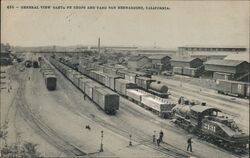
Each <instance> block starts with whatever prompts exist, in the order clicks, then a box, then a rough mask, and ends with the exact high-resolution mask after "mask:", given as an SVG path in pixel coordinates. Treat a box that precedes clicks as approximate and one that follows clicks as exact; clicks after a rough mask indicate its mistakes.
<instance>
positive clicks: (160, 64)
mask: <svg viewBox="0 0 250 158" xmlns="http://www.w3.org/2000/svg"><path fill="white" fill-rule="evenodd" d="M148 58H149V59H150V60H151V63H152V68H153V69H155V70H157V71H159V72H162V71H165V70H169V69H170V68H171V63H170V60H171V57H170V56H166V55H157V56H148Z"/></svg>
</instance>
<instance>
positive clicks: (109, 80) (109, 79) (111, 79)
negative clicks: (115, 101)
mask: <svg viewBox="0 0 250 158" xmlns="http://www.w3.org/2000/svg"><path fill="white" fill-rule="evenodd" d="M119 78H120V77H119V76H117V75H110V74H105V86H107V87H109V88H110V89H112V90H115V80H116V79H119Z"/></svg>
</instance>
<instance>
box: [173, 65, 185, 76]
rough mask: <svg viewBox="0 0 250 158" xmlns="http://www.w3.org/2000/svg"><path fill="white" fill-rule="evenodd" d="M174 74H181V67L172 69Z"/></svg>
mask: <svg viewBox="0 0 250 158" xmlns="http://www.w3.org/2000/svg"><path fill="white" fill-rule="evenodd" d="M173 72H174V74H180V75H182V74H183V68H182V67H173Z"/></svg>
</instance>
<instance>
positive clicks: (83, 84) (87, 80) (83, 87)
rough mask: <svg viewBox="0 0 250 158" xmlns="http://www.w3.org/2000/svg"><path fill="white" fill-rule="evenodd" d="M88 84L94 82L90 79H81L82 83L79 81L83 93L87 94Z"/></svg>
mask: <svg viewBox="0 0 250 158" xmlns="http://www.w3.org/2000/svg"><path fill="white" fill-rule="evenodd" d="M87 82H93V80H91V79H88V78H80V81H79V85H78V86H79V88H80V89H81V90H82V91H83V92H85V84H86V83H87Z"/></svg>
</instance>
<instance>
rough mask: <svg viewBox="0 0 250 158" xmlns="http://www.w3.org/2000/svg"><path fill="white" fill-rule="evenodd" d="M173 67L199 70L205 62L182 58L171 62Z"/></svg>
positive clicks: (197, 59) (176, 58)
mask: <svg viewBox="0 0 250 158" xmlns="http://www.w3.org/2000/svg"><path fill="white" fill-rule="evenodd" d="M170 62H171V66H172V67H189V68H197V67H200V66H201V65H202V64H203V61H202V60H201V59H199V58H190V57H186V58H181V57H175V58H172V59H171V60H170Z"/></svg>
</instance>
